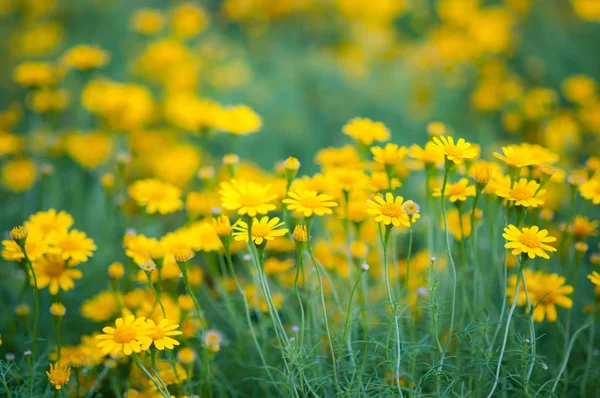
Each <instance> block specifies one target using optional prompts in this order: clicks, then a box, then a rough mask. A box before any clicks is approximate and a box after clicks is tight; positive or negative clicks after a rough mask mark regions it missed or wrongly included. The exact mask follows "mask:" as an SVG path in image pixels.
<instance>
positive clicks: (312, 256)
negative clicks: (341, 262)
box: [306, 217, 341, 393]
mask: <svg viewBox="0 0 600 398" xmlns="http://www.w3.org/2000/svg"><path fill="white" fill-rule="evenodd" d="M311 227H312V218H310V217H307V218H306V235H307V236H308V243H307V248H308V255H309V256H310V259H311V261H312V262H313V265H314V266H315V269H316V271H317V278H318V280H319V290H320V293H321V306H322V308H323V318H324V321H325V331H326V332H327V339H328V340H329V350H330V351H331V362H332V364H333V378H334V382H335V388H336V390H337V391H338V392H340V393H341V388H340V385H339V381H338V374H337V365H336V359H335V350H334V349H333V339H332V338H331V331H330V329H329V319H328V318H327V305H326V304H325V291H324V289H323V277H322V275H321V270H320V268H319V263H318V262H317V259H316V258H315V254H314V253H313V249H312V239H311V235H310V234H311V229H312V228H311Z"/></svg>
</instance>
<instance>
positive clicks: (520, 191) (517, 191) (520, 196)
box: [512, 187, 531, 200]
mask: <svg viewBox="0 0 600 398" xmlns="http://www.w3.org/2000/svg"><path fill="white" fill-rule="evenodd" d="M512 197H513V198H515V199H516V200H527V199H530V198H531V194H530V193H529V191H528V190H527V189H526V188H522V187H516V188H514V189H513V190H512Z"/></svg>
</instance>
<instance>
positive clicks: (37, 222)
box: [25, 209, 74, 235]
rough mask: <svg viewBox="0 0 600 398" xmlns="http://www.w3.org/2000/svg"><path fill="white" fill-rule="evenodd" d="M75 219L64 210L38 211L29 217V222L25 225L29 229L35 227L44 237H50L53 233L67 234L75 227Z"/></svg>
mask: <svg viewBox="0 0 600 398" xmlns="http://www.w3.org/2000/svg"><path fill="white" fill-rule="evenodd" d="M73 223H74V221H73V217H71V215H70V214H69V213H67V212H66V211H64V210H61V211H59V212H56V210H54V209H49V210H47V211H38V212H37V213H35V214H32V215H31V216H29V220H27V222H26V223H25V225H26V226H27V227H31V226H33V227H34V228H37V229H38V230H40V231H41V232H42V233H43V234H44V235H49V234H51V233H53V232H67V231H68V230H69V228H70V227H71V225H73Z"/></svg>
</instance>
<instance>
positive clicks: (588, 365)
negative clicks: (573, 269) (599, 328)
mask: <svg viewBox="0 0 600 398" xmlns="http://www.w3.org/2000/svg"><path fill="white" fill-rule="evenodd" d="M597 305H598V304H597V303H594V304H593V306H592V313H591V315H590V318H591V320H590V324H591V327H590V337H589V339H588V346H587V358H586V361H585V371H584V372H583V380H582V381H581V391H582V393H581V396H582V397H587V395H586V392H587V381H588V378H589V377H590V369H591V367H592V359H593V355H594V338H595V337H596V320H595V318H594V311H596V306H597Z"/></svg>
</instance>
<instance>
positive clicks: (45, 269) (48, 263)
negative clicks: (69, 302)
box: [30, 254, 83, 296]
mask: <svg viewBox="0 0 600 398" xmlns="http://www.w3.org/2000/svg"><path fill="white" fill-rule="evenodd" d="M33 269H34V271H35V275H36V277H37V286H38V289H43V288H45V287H46V286H48V289H49V291H50V294H52V295H53V296H55V295H57V294H58V291H59V290H62V291H65V292H66V291H68V290H71V289H73V288H74V287H75V283H74V282H73V280H77V279H81V278H82V277H83V274H82V272H81V271H80V270H78V269H75V268H72V267H67V264H66V263H65V259H64V258H62V257H61V256H60V255H56V254H48V255H46V256H44V257H42V258H40V259H38V260H37V261H34V262H33ZM30 282H31V284H32V285H33V283H34V281H33V278H31V281H30Z"/></svg>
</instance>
